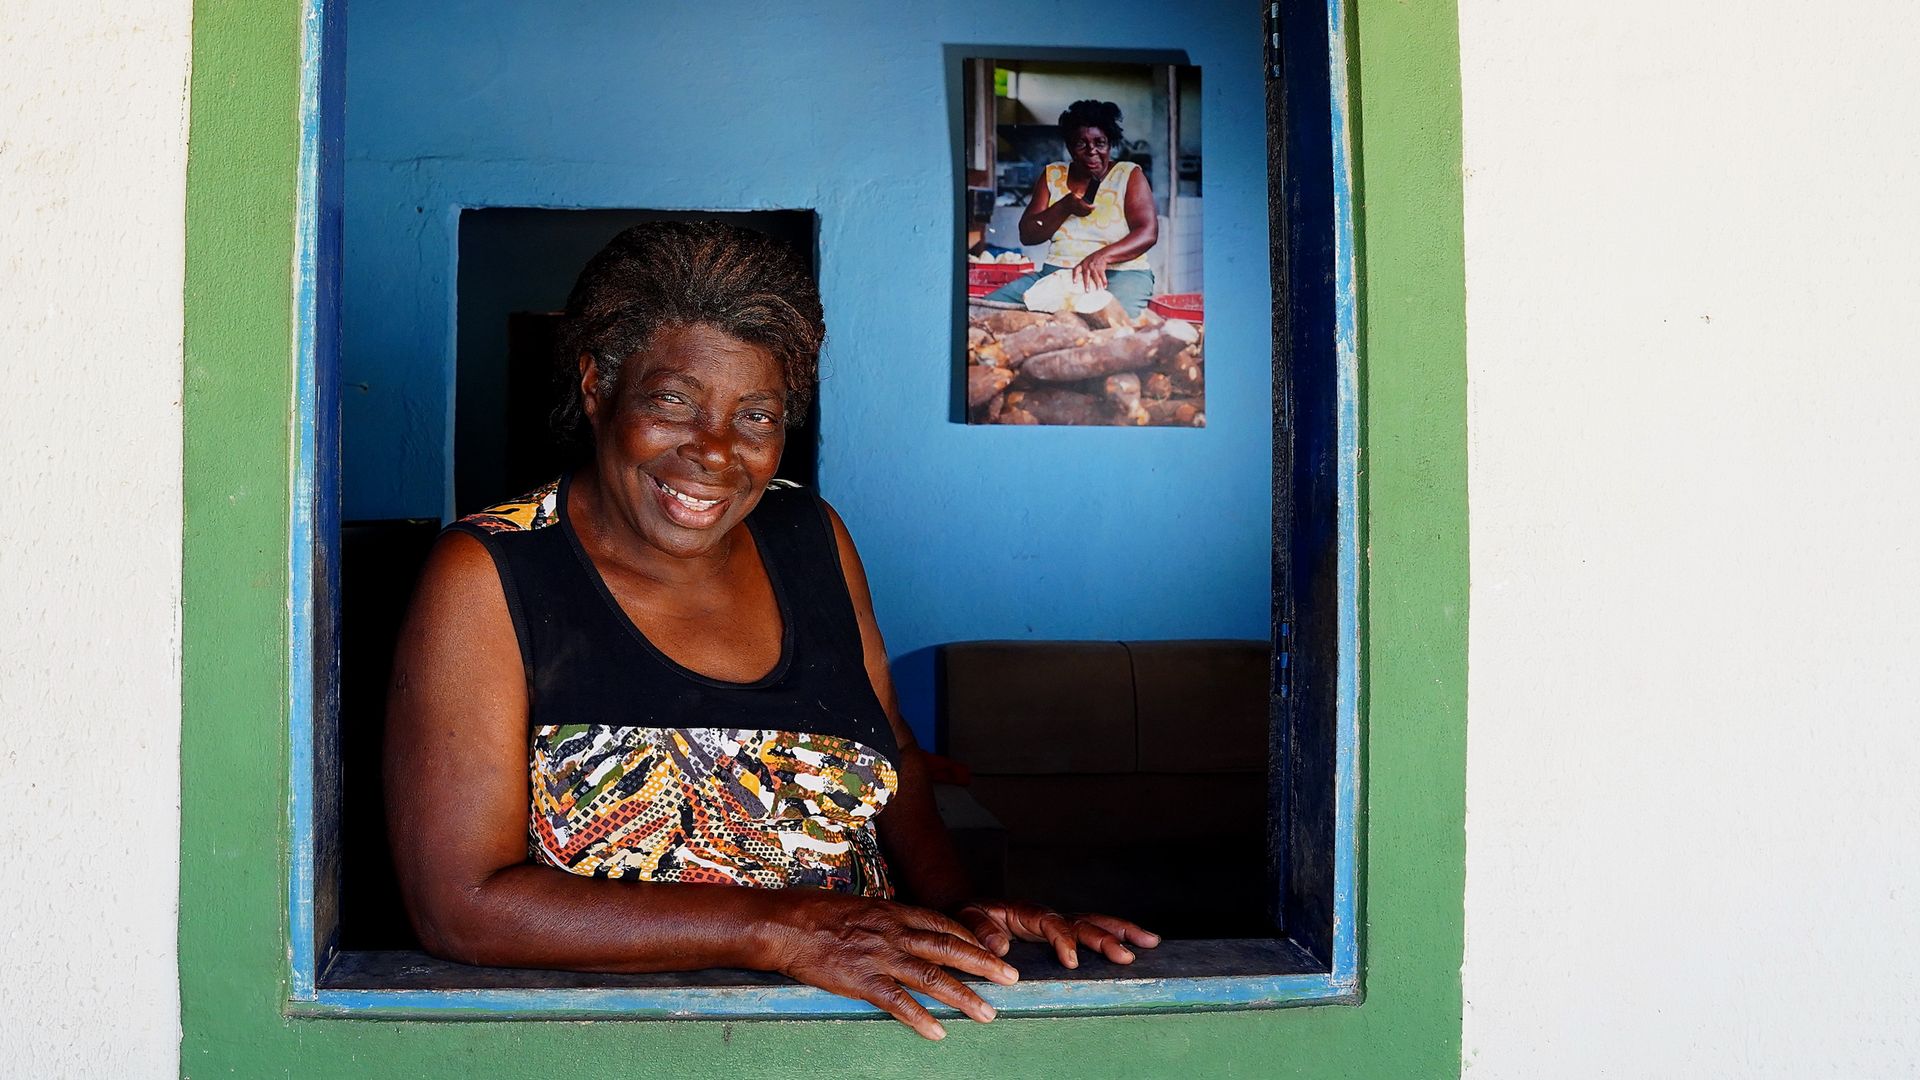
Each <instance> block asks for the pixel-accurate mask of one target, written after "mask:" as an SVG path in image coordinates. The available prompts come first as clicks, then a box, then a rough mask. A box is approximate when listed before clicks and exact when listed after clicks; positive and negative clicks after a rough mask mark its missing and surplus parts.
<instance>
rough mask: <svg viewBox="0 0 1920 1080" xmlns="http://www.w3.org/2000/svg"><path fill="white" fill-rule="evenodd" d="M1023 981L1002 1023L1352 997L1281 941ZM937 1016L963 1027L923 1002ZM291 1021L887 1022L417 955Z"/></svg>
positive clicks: (776, 982)
mask: <svg viewBox="0 0 1920 1080" xmlns="http://www.w3.org/2000/svg"><path fill="white" fill-rule="evenodd" d="M1010 959H1011V960H1012V961H1013V962H1014V964H1015V965H1016V966H1018V967H1019V968H1020V969H1021V970H1022V971H1024V972H1029V973H1031V974H1030V975H1029V977H1027V978H1025V979H1023V980H1021V981H1020V982H1019V983H1017V984H1015V985H1013V986H995V985H993V984H991V983H983V982H980V981H978V980H968V982H969V984H970V985H972V986H973V987H974V988H975V989H978V990H980V991H981V993H982V996H983V997H985V998H987V1000H988V1001H990V1002H992V1003H993V1005H994V1007H995V1008H996V1009H998V1010H999V1011H1000V1014H1001V1015H1002V1016H1013V1017H1021V1016H1026V1017H1034V1016H1084V1015H1090V1014H1107V1015H1112V1014H1126V1013H1162V1012H1198V1011H1209V1010H1221V1009H1270V1008H1282V1007H1287V1006H1295V1005H1309V1004H1356V1003H1358V1002H1359V1000H1360V992H1359V987H1358V985H1357V984H1356V983H1355V982H1353V981H1352V980H1345V981H1336V980H1335V978H1334V977H1333V975H1332V974H1331V973H1329V972H1328V971H1327V970H1326V965H1325V964H1322V963H1320V962H1318V961H1316V960H1314V959H1313V957H1311V956H1310V955H1308V954H1307V953H1306V951H1305V950H1303V949H1301V948H1300V947H1299V946H1297V945H1295V944H1294V943H1293V942H1292V941H1289V940H1286V939H1247V940H1213V941H1168V942H1166V943H1164V944H1162V945H1161V946H1160V947H1159V948H1157V949H1151V950H1143V951H1142V952H1141V954H1140V959H1139V960H1138V961H1136V962H1135V963H1133V964H1130V965H1126V966H1122V965H1118V964H1110V963H1107V962H1106V961H1105V960H1102V959H1093V960H1089V961H1086V966H1085V967H1083V968H1081V969H1078V970H1073V971H1069V970H1067V969H1064V968H1061V967H1060V966H1059V965H1058V964H1056V963H1054V962H1053V960H1052V958H1051V956H1049V955H1048V954H1047V952H1046V950H1044V949H1043V947H1041V946H1038V945H1030V944H1021V945H1017V946H1015V951H1014V952H1013V954H1012V955H1011V957H1010ZM921 1000H922V1001H923V1003H925V1004H927V1005H928V1006H929V1007H930V1008H932V1009H933V1011H934V1013H935V1015H938V1016H943V1017H950V1016H956V1015H958V1014H957V1013H955V1012H954V1011H953V1010H952V1009H949V1008H947V1007H946V1006H943V1005H939V1004H937V1003H934V1002H931V1001H928V1000H927V999H925V998H922V999H921ZM287 1012H288V1014H289V1015H293V1016H312V1017H349V1018H357V1019H369V1020H393V1019H445V1020H566V1019H589V1018H600V1019H625V1020H648V1019H656V1020H748V1019H785V1020H793V1019H816V1020H860V1019H885V1018H886V1014H884V1013H882V1012H880V1010H878V1009H876V1008H874V1007H873V1006H871V1005H868V1004H866V1003H865V1002H859V1001H852V1000H849V999H847V998H843V997H839V996H838V995H835V994H830V993H827V992H826V991H824V990H820V989H817V988H815V987H811V986H805V985H802V984H800V983H796V982H794V981H793V980H791V979H787V978H785V977H782V976H779V975H770V974H764V973H760V972H751V971H730V970H714V971H699V972H674V973H663V974H651V975H601V974H582V973H578V972H563V971H526V970H519V969H511V968H478V967H467V966H464V965H461V964H453V963H448V962H446V961H444V960H437V959H435V958H433V957H431V956H427V955H426V954H424V953H417V952H342V953H339V954H338V955H336V956H335V957H334V959H333V962H332V963H330V964H329V965H328V966H327V971H326V974H325V976H324V977H323V978H322V980H321V985H320V987H319V989H318V990H316V991H315V992H314V993H313V996H312V997H310V998H300V999H296V1000H293V1001H290V1002H288V1006H287Z"/></svg>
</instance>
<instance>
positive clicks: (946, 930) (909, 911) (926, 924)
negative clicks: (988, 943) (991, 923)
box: [894, 904, 982, 945]
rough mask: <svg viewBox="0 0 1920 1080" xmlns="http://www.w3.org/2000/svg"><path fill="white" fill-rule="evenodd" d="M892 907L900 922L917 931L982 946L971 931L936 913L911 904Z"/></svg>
mask: <svg viewBox="0 0 1920 1080" xmlns="http://www.w3.org/2000/svg"><path fill="white" fill-rule="evenodd" d="M894 906H895V907H897V908H898V909H899V912H900V919H901V921H902V922H904V923H906V924H907V925H908V926H911V927H913V928H915V929H917V930H931V931H933V932H934V933H936V934H951V935H953V936H954V937H957V938H959V939H960V940H961V941H964V942H967V943H969V944H972V945H980V944H982V943H981V941H980V939H979V938H978V937H977V936H975V934H974V932H973V931H972V930H970V929H968V928H967V927H965V926H962V925H960V924H959V923H958V922H955V921H954V920H952V919H950V918H948V917H947V916H945V915H942V914H940V913H939V912H937V911H932V910H929V909H927V908H923V907H914V906H912V905H911V904H896V905H894Z"/></svg>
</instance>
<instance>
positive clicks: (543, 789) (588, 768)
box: [528, 724, 899, 897]
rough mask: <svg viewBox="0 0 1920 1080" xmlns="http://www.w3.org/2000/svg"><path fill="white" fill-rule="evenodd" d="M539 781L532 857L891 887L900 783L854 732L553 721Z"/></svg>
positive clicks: (740, 880) (624, 868)
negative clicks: (893, 807) (883, 817)
mask: <svg viewBox="0 0 1920 1080" xmlns="http://www.w3.org/2000/svg"><path fill="white" fill-rule="evenodd" d="M530 778H531V780H532V785H533V816H532V821H531V822H530V828H529V836H528V846H529V848H530V851H531V854H532V856H533V858H534V859H535V860H537V861H539V862H544V863H547V864H549V865H552V866H557V867H559V868H561V869H563V870H567V871H569V872H572V873H575V874H582V875H589V876H593V877H606V878H621V879H632V880H639V881H677V882H706V883H714V884H732V885H749V886H758V887H762V888H775V889H777V888H808V887H812V888H819V889H829V890H833V891H836V892H844V893H851V894H855V895H863V896H878V897H889V896H892V895H893V887H892V884H891V883H890V882H889V881H888V879H887V872H886V863H885V861H884V859H883V858H882V857H881V854H880V845H879V838H878V836H877V835H876V834H875V832H874V825H873V818H874V815H876V814H878V813H879V812H880V811H881V809H882V808H884V807H885V806H886V804H887V800H888V799H890V798H891V797H892V796H893V793H894V792H895V791H896V790H897V789H898V787H899V777H898V775H897V774H896V773H895V771H894V767H893V764H892V762H890V761H888V760H887V759H886V757H885V756H883V755H882V754H880V753H878V752H877V751H874V750H872V749H870V748H868V747H866V746H863V745H861V744H860V743H857V742H853V741H851V740H847V739H841V738H835V737H832V736H825V735H807V734H800V733H796V732H790V731H749V730H737V729H722V728H645V727H619V726H611V725H605V724H569V725H565V726H545V727H538V728H535V729H534V733H533V746H532V754H531V777H530Z"/></svg>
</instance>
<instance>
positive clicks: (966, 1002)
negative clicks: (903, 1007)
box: [887, 956, 995, 1024]
mask: <svg viewBox="0 0 1920 1080" xmlns="http://www.w3.org/2000/svg"><path fill="white" fill-rule="evenodd" d="M887 974H889V975H891V976H893V977H894V979H895V980H897V981H898V982H899V983H900V985H901V986H904V987H906V988H907V989H909V990H913V991H915V992H917V993H921V994H925V995H927V996H928V997H930V998H932V999H934V1000H935V1001H938V1002H940V1003H941V1004H943V1005H947V1006H950V1007H952V1008H954V1009H958V1010H959V1011H960V1012H961V1014H963V1015H965V1016H966V1017H967V1018H968V1019H971V1020H977V1021H979V1022H980V1023H982V1024H984V1023H987V1022H989V1021H991V1020H992V1019H993V1017H994V1015H995V1013H994V1008H993V1006H991V1005H989V1004H987V1002H986V999H985V998H982V997H981V996H980V995H979V994H976V993H974V992H973V990H972V989H970V988H969V987H967V986H966V985H965V984H963V983H962V982H961V981H960V980H959V979H956V978H954V977H953V975H952V974H951V973H950V972H948V971H947V969H946V968H943V967H941V966H940V965H939V964H936V963H933V962H932V961H929V960H918V959H915V958H913V957H911V956H905V957H902V958H901V959H900V960H898V961H896V962H895V963H894V964H893V965H892V966H891V967H890V968H888V969H887Z"/></svg>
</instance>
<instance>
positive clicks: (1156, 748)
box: [1126, 640, 1272, 773]
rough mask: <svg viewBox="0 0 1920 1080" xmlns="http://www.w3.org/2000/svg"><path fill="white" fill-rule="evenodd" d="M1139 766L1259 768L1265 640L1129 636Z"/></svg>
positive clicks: (1262, 764)
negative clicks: (1160, 638)
mask: <svg viewBox="0 0 1920 1080" xmlns="http://www.w3.org/2000/svg"><path fill="white" fill-rule="evenodd" d="M1126 646H1127V649H1128V651H1129V652H1130V653H1131V654H1132V657H1133V685H1134V702H1135V708H1136V710H1137V714H1136V715H1137V716H1138V723H1139V733H1140V762H1141V768H1143V769H1152V770H1154V771H1155V772H1189V773H1191V772H1264V771H1265V770H1266V767H1267V700H1268V698H1267V695H1268V689H1267V686H1268V680H1269V677H1270V674H1269V664H1270V663H1271V656H1272V654H1271V653H1270V652H1269V651H1268V648H1267V643H1266V642H1264V641H1257V640H1256V641H1129V642H1127V643H1126Z"/></svg>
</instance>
